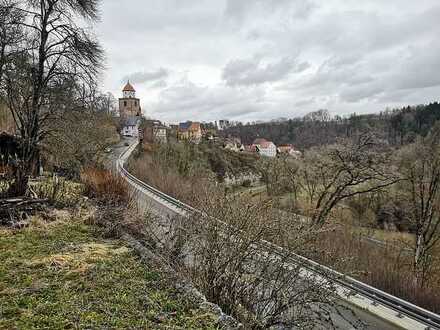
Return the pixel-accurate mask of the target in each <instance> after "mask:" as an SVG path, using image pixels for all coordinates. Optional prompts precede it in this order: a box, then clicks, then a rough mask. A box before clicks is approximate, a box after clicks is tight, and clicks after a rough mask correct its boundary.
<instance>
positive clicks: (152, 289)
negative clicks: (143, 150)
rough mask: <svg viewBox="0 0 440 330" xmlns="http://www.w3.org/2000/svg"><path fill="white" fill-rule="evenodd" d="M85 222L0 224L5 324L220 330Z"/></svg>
mask: <svg viewBox="0 0 440 330" xmlns="http://www.w3.org/2000/svg"><path fill="white" fill-rule="evenodd" d="M95 233H96V230H94V229H93V227H90V226H87V225H85V224H83V223H81V222H74V221H72V222H63V223H54V224H49V225H48V224H43V225H42V224H41V223H40V224H39V225H32V226H31V227H30V228H28V229H25V230H21V231H15V232H14V231H11V230H7V229H0V329H72V328H74V329H92V328H99V329H102V328H107V329H108V328H111V329H114V328H131V329H133V328H136V329H164V328H166V329H215V323H214V319H213V317H212V316H211V315H210V314H206V313H204V312H202V311H200V310H197V308H196V307H195V306H193V305H192V304H191V303H189V302H188V301H186V300H185V299H183V298H182V297H181V296H179V295H178V294H177V293H176V292H175V291H174V290H173V289H171V285H169V283H168V282H167V281H168V280H167V279H166V278H163V276H162V275H161V274H160V273H159V272H157V271H155V270H153V269H151V267H147V266H145V265H143V264H141V263H140V261H139V260H138V258H137V257H136V256H135V255H134V254H133V252H132V251H131V250H130V249H128V248H127V247H126V246H125V245H124V244H123V243H122V242H120V241H118V240H104V239H101V238H99V237H97V236H96V234H95Z"/></svg>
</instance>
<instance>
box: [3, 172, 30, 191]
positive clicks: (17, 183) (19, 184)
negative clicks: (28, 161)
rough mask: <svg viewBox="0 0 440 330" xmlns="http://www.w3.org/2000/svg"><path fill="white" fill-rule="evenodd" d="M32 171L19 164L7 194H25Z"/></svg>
mask: <svg viewBox="0 0 440 330" xmlns="http://www.w3.org/2000/svg"><path fill="white" fill-rule="evenodd" d="M29 175H30V171H27V170H26V169H25V168H23V167H21V166H18V167H17V168H16V169H15V173H14V182H13V183H12V185H11V186H10V187H9V190H8V193H7V195H8V196H10V197H18V196H25V195H26V192H27V188H28V183H29Z"/></svg>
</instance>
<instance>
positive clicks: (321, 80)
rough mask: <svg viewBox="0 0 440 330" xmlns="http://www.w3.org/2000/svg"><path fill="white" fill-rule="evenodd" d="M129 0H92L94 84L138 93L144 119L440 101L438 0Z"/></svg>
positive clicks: (258, 115) (254, 115) (249, 116)
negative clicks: (95, 14)
mask: <svg viewBox="0 0 440 330" xmlns="http://www.w3.org/2000/svg"><path fill="white" fill-rule="evenodd" d="M129 2H130V5H127V3H126V2H123V1H120V0H105V1H102V13H103V17H102V23H101V25H100V26H99V28H98V30H97V34H98V36H99V38H100V40H102V41H103V44H104V47H105V49H106V50H107V58H108V67H109V68H110V69H109V71H108V72H107V73H106V77H105V82H104V86H105V88H106V89H107V90H110V91H112V92H113V93H115V94H117V93H120V88H121V78H122V77H125V79H126V78H128V77H130V79H131V80H132V81H133V83H136V84H138V83H142V84H144V85H143V86H142V89H139V92H138V95H139V97H140V98H141V99H142V100H144V101H145V102H147V104H146V106H147V108H146V109H147V112H148V113H150V112H151V113H153V114H155V115H157V116H159V117H163V118H164V119H165V118H166V119H167V120H173V119H175V120H184V119H194V120H205V119H206V120H209V119H212V120H213V119H219V118H220V117H224V116H229V117H231V119H232V118H242V119H243V120H245V121H247V120H250V121H254V120H257V119H264V118H267V119H270V118H277V117H282V116H292V115H298V114H299V113H306V112H309V111H312V110H316V109H318V108H328V109H329V110H330V111H331V112H332V113H334V114H338V113H347V112H354V111H356V112H359V113H360V112H368V111H380V110H383V109H384V108H386V107H394V106H399V105H400V104H402V103H404V104H414V103H424V102H430V101H435V100H438V97H439V95H440V78H439V76H438V75H436V74H435V70H436V69H437V68H438V67H440V46H438V36H437V34H438V31H440V20H439V19H438V17H439V16H440V4H439V3H438V0H420V1H413V0H389V1H382V0H369V1H355V0H350V1H347V0H218V1H212V0H192V1H180V0H149V1H145V0H130V1H129ZM253 54H258V55H257V56H255V57H252V55H253ZM142 68H147V71H141V70H142ZM148 68H170V69H169V70H166V69H157V70H156V69H155V70H153V69H148ZM184 71H187V72H188V77H189V78H188V81H186V82H181V81H179V80H178V79H179V77H178V75H179V72H184ZM130 73H132V74H130ZM125 79H124V80H125ZM191 79H192V81H193V82H191ZM176 81H178V82H177V83H176ZM293 111H295V112H293Z"/></svg>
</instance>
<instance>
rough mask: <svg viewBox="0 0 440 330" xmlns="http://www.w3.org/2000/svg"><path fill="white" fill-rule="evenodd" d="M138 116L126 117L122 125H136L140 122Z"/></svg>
mask: <svg viewBox="0 0 440 330" xmlns="http://www.w3.org/2000/svg"><path fill="white" fill-rule="evenodd" d="M140 120H141V119H140V118H139V117H127V118H126V119H125V122H124V126H136V125H137V124H139V122H140Z"/></svg>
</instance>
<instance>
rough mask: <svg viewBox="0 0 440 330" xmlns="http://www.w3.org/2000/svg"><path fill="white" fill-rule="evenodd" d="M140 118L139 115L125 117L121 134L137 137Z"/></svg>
mask: <svg viewBox="0 0 440 330" xmlns="http://www.w3.org/2000/svg"><path fill="white" fill-rule="evenodd" d="M140 123H141V119H140V118H139V117H127V118H126V119H125V120H124V126H123V128H122V131H121V134H122V135H123V136H131V137H139V126H140Z"/></svg>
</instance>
